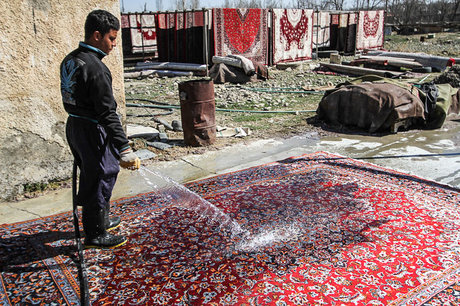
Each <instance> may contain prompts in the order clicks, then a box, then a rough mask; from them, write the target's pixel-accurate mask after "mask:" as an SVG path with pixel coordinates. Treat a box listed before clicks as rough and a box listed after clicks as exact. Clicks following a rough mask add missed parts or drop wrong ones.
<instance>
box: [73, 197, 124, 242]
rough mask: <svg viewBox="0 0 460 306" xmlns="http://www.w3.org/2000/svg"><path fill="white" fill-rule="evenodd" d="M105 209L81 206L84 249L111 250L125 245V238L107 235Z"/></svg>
mask: <svg viewBox="0 0 460 306" xmlns="http://www.w3.org/2000/svg"><path fill="white" fill-rule="evenodd" d="M105 210H106V209H102V208H99V207H97V208H88V207H86V206H83V214H82V217H83V218H82V219H83V220H82V221H83V230H84V231H85V243H84V245H85V248H86V249H89V248H99V249H113V248H116V247H119V246H121V245H123V244H125V243H126V241H127V240H126V238H125V237H123V236H116V235H112V234H109V233H108V232H107V229H106V224H105V219H106V218H105V216H106V212H105Z"/></svg>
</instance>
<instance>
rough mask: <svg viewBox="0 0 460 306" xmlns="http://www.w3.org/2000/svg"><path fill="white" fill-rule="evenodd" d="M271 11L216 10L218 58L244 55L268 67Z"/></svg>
mask: <svg viewBox="0 0 460 306" xmlns="http://www.w3.org/2000/svg"><path fill="white" fill-rule="evenodd" d="M267 16H268V10H266V9H242V8H241V9H229V8H224V9H220V8H218V9H213V27H214V45H215V55H218V56H227V55H230V54H233V55H242V56H244V57H247V58H249V59H251V60H253V61H256V62H259V63H262V64H267V58H268V23H267V18H268V17H267Z"/></svg>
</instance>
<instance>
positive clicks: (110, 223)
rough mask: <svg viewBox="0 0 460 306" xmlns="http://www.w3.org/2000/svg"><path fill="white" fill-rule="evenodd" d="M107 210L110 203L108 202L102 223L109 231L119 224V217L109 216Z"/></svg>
mask: <svg viewBox="0 0 460 306" xmlns="http://www.w3.org/2000/svg"><path fill="white" fill-rule="evenodd" d="M109 211H110V203H108V204H107V205H106V208H105V210H104V224H105V228H106V229H107V230H108V231H111V230H113V229H115V228H117V227H118V226H120V222H121V219H120V217H112V218H110V216H109Z"/></svg>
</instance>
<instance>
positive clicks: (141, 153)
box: [135, 149, 157, 160]
mask: <svg viewBox="0 0 460 306" xmlns="http://www.w3.org/2000/svg"><path fill="white" fill-rule="evenodd" d="M135 153H136V155H137V157H139V159H140V160H147V159H152V158H154V157H156V156H157V155H156V154H155V153H153V152H152V151H150V150H147V149H141V150H138V151H136V152H135Z"/></svg>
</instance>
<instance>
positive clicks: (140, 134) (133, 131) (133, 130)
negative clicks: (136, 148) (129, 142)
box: [126, 124, 159, 140]
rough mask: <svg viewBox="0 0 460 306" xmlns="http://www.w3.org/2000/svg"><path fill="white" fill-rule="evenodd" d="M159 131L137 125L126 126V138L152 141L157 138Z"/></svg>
mask: <svg viewBox="0 0 460 306" xmlns="http://www.w3.org/2000/svg"><path fill="white" fill-rule="evenodd" d="M158 134H159V131H158V130H157V129H155V128H153V127H150V126H142V125H137V124H128V125H127V127H126V136H128V138H129V139H132V138H143V139H146V140H153V139H156V138H157V137H158Z"/></svg>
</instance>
